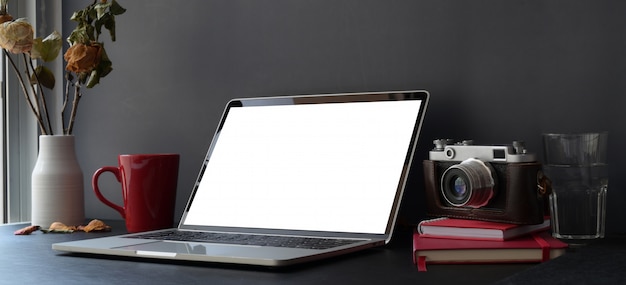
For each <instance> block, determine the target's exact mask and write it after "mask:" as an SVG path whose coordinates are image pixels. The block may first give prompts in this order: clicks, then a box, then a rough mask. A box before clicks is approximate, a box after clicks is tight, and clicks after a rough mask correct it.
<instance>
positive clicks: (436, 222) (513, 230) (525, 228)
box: [417, 217, 550, 241]
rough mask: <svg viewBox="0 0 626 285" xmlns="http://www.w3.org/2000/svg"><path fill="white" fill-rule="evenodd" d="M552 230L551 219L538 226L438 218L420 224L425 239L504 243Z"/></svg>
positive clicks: (419, 229)
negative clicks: (504, 241)
mask: <svg viewBox="0 0 626 285" xmlns="http://www.w3.org/2000/svg"><path fill="white" fill-rule="evenodd" d="M549 228H550V218H549V217H546V219H544V221H543V223H541V224H536V225H518V224H506V223H495V222H486V221H478V220H464V219H453V218H437V219H432V220H425V221H422V222H420V223H419V225H418V226H417V231H418V233H419V234H420V235H422V236H423V237H436V238H452V239H476V240H495V241H503V240H510V239H512V238H516V237H520V236H523V235H526V234H530V233H534V232H540V231H545V230H547V229H549Z"/></svg>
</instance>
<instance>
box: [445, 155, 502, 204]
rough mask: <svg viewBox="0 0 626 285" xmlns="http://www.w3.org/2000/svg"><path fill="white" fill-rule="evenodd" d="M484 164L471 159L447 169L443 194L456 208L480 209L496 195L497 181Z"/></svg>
mask: <svg viewBox="0 0 626 285" xmlns="http://www.w3.org/2000/svg"><path fill="white" fill-rule="evenodd" d="M492 173H493V172H492V170H491V168H490V167H489V166H488V165H487V164H485V163H484V162H482V161H480V160H478V159H474V158H470V159H467V160H465V161H463V162H461V163H460V164H456V165H453V166H451V167H449V168H448V169H446V171H445V172H444V173H443V176H442V177H441V193H442V194H443V197H444V198H445V199H446V201H447V202H448V203H450V204H451V205H453V206H456V207H471V208H480V207H483V206H485V205H487V204H488V203H489V200H491V198H492V197H493V195H494V186H495V179H494V177H493V174H492Z"/></svg>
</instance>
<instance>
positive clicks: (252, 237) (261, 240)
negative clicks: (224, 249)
mask: <svg viewBox="0 0 626 285" xmlns="http://www.w3.org/2000/svg"><path fill="white" fill-rule="evenodd" d="M127 238H141V239H155V240H170V241H187V242H206V243H221V244H237V245H252V246H273V247H288V248H304V249H328V248H332V247H337V246H342V245H347V244H351V243H355V242H358V241H359V240H353V239H336V238H313V237H292V236H275V235H257V234H236V233H215V232H194V231H177V230H172V231H163V232H156V233H146V234H139V235H133V236H127Z"/></svg>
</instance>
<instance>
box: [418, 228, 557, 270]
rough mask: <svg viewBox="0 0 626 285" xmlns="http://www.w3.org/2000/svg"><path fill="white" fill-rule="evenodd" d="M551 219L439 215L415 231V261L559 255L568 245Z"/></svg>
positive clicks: (421, 266)
mask: <svg viewBox="0 0 626 285" xmlns="http://www.w3.org/2000/svg"><path fill="white" fill-rule="evenodd" d="M549 229H550V219H549V218H546V219H545V220H544V222H543V223H541V224H537V225H516V224H506V223H494V222H485V221H477V220H464V219H453V218H437V219H431V220H425V221H422V222H421V223H420V224H419V225H418V226H417V231H416V232H415V233H414V234H413V262H414V263H415V264H416V265H417V268H418V269H419V271H426V265H427V264H471V263H532V262H543V261H547V260H550V259H553V258H556V257H558V256H560V255H562V254H563V253H565V250H566V249H567V246H568V245H567V244H566V243H564V242H561V241H559V240H558V239H555V238H553V237H552V236H551V235H550V233H549Z"/></svg>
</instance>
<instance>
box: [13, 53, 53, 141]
mask: <svg viewBox="0 0 626 285" xmlns="http://www.w3.org/2000/svg"><path fill="white" fill-rule="evenodd" d="M2 51H3V52H4V55H5V56H6V58H8V59H9V63H10V64H11V66H12V67H13V69H14V70H19V69H18V68H17V65H16V64H15V62H14V61H13V58H11V56H9V53H8V52H7V50H6V49H2ZM15 74H16V75H17V79H18V82H19V83H20V86H21V87H22V93H24V98H26V102H28V105H29V106H30V109H31V110H32V111H33V114H35V118H36V119H37V123H38V124H39V129H40V130H41V133H42V134H48V132H47V130H46V127H45V125H44V122H43V118H42V117H41V114H40V113H39V112H38V111H37V109H38V108H35V105H34V104H33V100H32V99H31V98H30V95H29V94H30V93H29V92H28V89H27V88H26V83H24V78H23V77H22V74H21V73H20V72H16V73H15Z"/></svg>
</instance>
